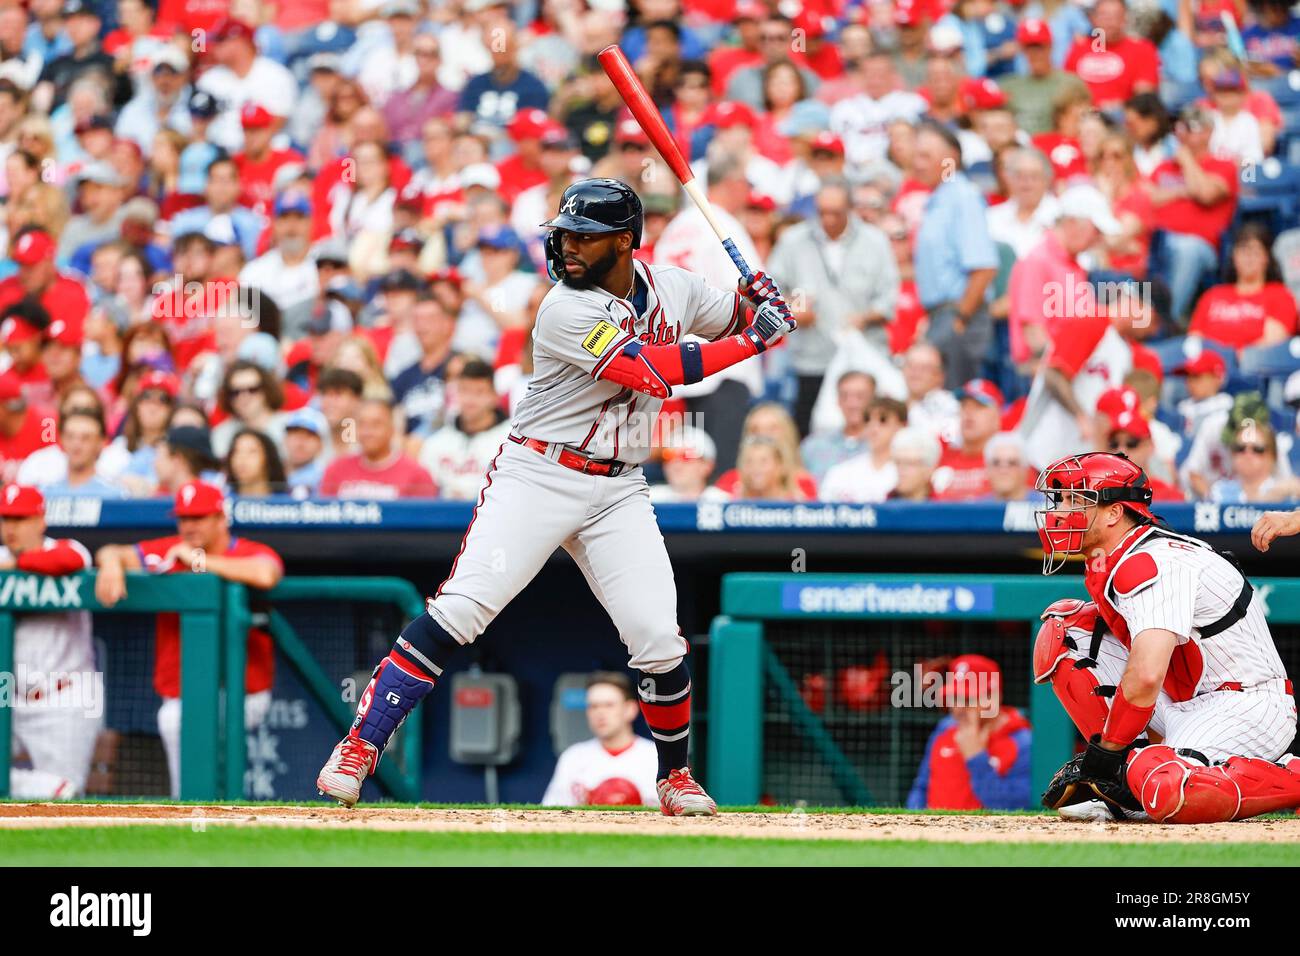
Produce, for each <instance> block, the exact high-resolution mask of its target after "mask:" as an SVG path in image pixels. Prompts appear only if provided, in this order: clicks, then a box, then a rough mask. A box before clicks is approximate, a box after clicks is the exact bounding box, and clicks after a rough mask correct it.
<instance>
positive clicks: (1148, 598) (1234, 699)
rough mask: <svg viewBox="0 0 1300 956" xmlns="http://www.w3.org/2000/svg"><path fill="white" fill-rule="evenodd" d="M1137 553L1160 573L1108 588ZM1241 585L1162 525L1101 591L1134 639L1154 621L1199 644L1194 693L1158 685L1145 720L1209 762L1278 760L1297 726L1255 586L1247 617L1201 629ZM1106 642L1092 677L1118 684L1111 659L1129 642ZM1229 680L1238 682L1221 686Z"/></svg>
mask: <svg viewBox="0 0 1300 956" xmlns="http://www.w3.org/2000/svg"><path fill="white" fill-rule="evenodd" d="M1143 554H1146V555H1150V558H1151V559H1152V560H1154V562H1155V568H1156V573H1155V574H1154V575H1152V576H1150V577H1149V578H1146V579H1145V580H1143V581H1142V582H1141V583H1139V584H1137V585H1136V586H1134V587H1132V589H1131V590H1130V591H1129V592H1128V593H1127V594H1122V593H1119V591H1118V590H1117V589H1116V588H1115V587H1113V585H1114V583H1115V581H1116V577H1117V576H1118V575H1120V572H1121V570H1122V569H1123V568H1124V565H1125V564H1126V563H1127V562H1129V561H1132V560H1134V559H1135V558H1138V556H1139V555H1143ZM1138 560H1145V559H1140V558H1138ZM1242 584H1243V579H1242V575H1241V573H1240V572H1239V571H1238V570H1237V569H1236V568H1235V567H1233V565H1232V563H1231V562H1229V561H1228V560H1227V559H1226V558H1224V557H1223V556H1222V555H1220V554H1218V553H1217V552H1215V551H1214V550H1213V549H1211V548H1210V547H1209V546H1208V545H1206V544H1205V543H1204V542H1202V541H1198V540H1196V539H1194V538H1186V537H1182V536H1176V537H1166V536H1165V534H1164V533H1163V532H1162V533H1160V534H1147V535H1145V536H1143V537H1142V538H1141V539H1140V540H1139V541H1138V542H1137V543H1136V544H1134V545H1133V547H1132V548H1130V550H1129V552H1128V553H1127V554H1126V555H1125V556H1124V557H1123V558H1122V559H1120V561H1118V562H1117V563H1116V565H1115V568H1114V570H1113V571H1112V572H1111V576H1110V580H1109V581H1108V583H1107V590H1106V594H1107V597H1108V598H1109V599H1111V602H1112V604H1113V606H1114V607H1115V610H1116V611H1118V612H1119V614H1120V615H1121V616H1122V617H1123V618H1124V620H1125V622H1126V623H1127V624H1128V628H1129V634H1130V635H1132V636H1133V637H1134V639H1137V638H1138V637H1139V636H1140V635H1141V634H1142V632H1143V631H1145V630H1148V629H1150V628H1160V629H1163V630H1167V631H1171V632H1173V633H1174V634H1175V635H1177V636H1178V643H1179V644H1180V645H1184V644H1187V643H1188V642H1191V643H1193V644H1194V645H1195V647H1196V649H1197V650H1199V652H1200V658H1201V661H1202V662H1203V665H1202V670H1201V673H1200V676H1199V679H1198V680H1197V681H1196V684H1195V689H1194V691H1193V693H1192V695H1191V697H1190V699H1187V700H1181V701H1176V700H1172V699H1171V698H1170V696H1169V695H1168V694H1166V693H1165V692H1164V691H1163V690H1162V691H1161V693H1160V697H1159V699H1158V700H1157V702H1156V714H1155V716H1154V717H1153V718H1152V722H1151V726H1152V729H1153V730H1156V731H1157V732H1158V733H1161V734H1162V735H1163V736H1164V738H1165V743H1167V744H1168V745H1169V746H1171V747H1187V748H1191V749H1193V750H1196V751H1199V752H1200V753H1202V754H1204V755H1205V756H1206V757H1208V758H1209V759H1210V760H1211V761H1216V760H1224V759H1226V758H1228V757H1231V756H1242V757H1260V758H1263V759H1265V760H1275V759H1276V758H1278V757H1279V756H1281V755H1282V753H1283V751H1284V750H1285V749H1286V747H1287V745H1288V744H1290V743H1291V740H1292V738H1293V737H1294V736H1295V733H1296V705H1295V698H1294V697H1292V696H1291V695H1290V694H1288V693H1287V692H1286V688H1285V684H1286V677H1287V674H1286V668H1285V667H1284V666H1283V664H1282V659H1281V658H1280V657H1279V656H1278V653H1277V647H1276V646H1275V645H1274V643H1273V636H1272V634H1271V633H1270V632H1269V629H1268V621H1267V620H1266V618H1265V616H1264V609H1263V606H1262V604H1261V601H1260V599H1259V595H1258V594H1257V593H1256V594H1253V595H1252V597H1251V602H1250V606H1249V609H1248V610H1247V612H1246V616H1245V617H1243V618H1242V619H1241V620H1240V621H1238V622H1236V623H1235V624H1233V625H1232V626H1231V627H1229V628H1227V629H1226V630H1223V631H1221V632H1220V633H1218V634H1215V635H1212V636H1210V637H1203V636H1202V635H1201V633H1200V631H1201V629H1202V628H1205V627H1208V626H1209V625H1211V624H1213V623H1214V622H1216V621H1218V620H1220V619H1221V618H1223V617H1224V615H1225V614H1227V613H1228V611H1229V610H1230V609H1231V608H1232V606H1233V603H1234V602H1235V601H1236V600H1237V597H1238V595H1239V594H1240V593H1241V590H1242ZM1084 646H1085V647H1086V642H1084ZM1103 646H1104V648H1105V652H1106V654H1105V656H1106V663H1105V664H1104V665H1103V663H1102V662H1101V661H1099V662H1098V676H1099V678H1100V679H1101V680H1102V682H1103V683H1117V682H1118V679H1119V678H1118V675H1116V674H1114V673H1113V672H1114V670H1115V667H1116V658H1117V655H1119V654H1122V655H1123V658H1124V661H1125V663H1126V662H1127V650H1126V649H1125V648H1124V646H1123V645H1122V644H1121V643H1120V642H1119V641H1118V640H1115V639H1114V638H1109V639H1108V640H1106V641H1105V642H1104V645H1103ZM1103 667H1104V669H1103ZM1120 672H1121V673H1122V669H1121V671H1120ZM1225 683H1234V684H1240V685H1241V686H1242V688H1243V689H1242V690H1240V691H1237V690H1219V689H1218V688H1220V687H1221V686H1222V685H1223V684H1225Z"/></svg>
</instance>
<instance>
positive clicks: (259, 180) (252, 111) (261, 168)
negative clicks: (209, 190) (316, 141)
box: [234, 102, 304, 218]
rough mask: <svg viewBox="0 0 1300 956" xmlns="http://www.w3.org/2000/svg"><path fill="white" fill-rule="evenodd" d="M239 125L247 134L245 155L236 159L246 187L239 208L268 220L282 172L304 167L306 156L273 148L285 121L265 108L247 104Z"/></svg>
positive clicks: (240, 154)
mask: <svg viewBox="0 0 1300 956" xmlns="http://www.w3.org/2000/svg"><path fill="white" fill-rule="evenodd" d="M239 123H240V125H241V126H242V127H243V130H244V149H243V152H240V153H236V154H235V156H234V161H235V165H236V166H237V167H238V168H239V180H240V184H241V186H242V187H243V192H241V193H240V196H239V204H240V205H241V206H244V207H245V208H248V209H251V210H252V211H253V212H254V213H256V214H257V215H258V216H260V217H263V218H265V217H267V216H269V215H270V213H271V208H272V206H273V205H274V203H275V192H276V190H275V183H276V182H277V181H278V180H279V178H280V174H281V171H282V170H285V168H286V167H301V166H302V164H303V162H304V160H303V156H302V154H301V153H299V152H298V151H297V150H296V149H286V148H280V147H277V146H275V145H274V142H275V139H276V136H277V135H278V134H279V132H280V129H281V128H282V127H283V125H284V120H283V118H282V117H279V116H273V115H272V114H271V113H269V112H268V111H267V109H266V107H264V106H262V105H260V104H258V103H251V102H250V103H245V104H244V108H243V109H242V110H240V111H239Z"/></svg>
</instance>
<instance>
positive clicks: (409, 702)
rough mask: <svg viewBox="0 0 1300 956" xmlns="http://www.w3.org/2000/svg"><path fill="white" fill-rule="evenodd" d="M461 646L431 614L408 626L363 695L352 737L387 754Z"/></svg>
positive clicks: (353, 724)
mask: <svg viewBox="0 0 1300 956" xmlns="http://www.w3.org/2000/svg"><path fill="white" fill-rule="evenodd" d="M459 646H460V645H459V644H457V642H456V639H455V638H454V637H452V636H451V635H450V634H448V633H447V632H446V631H445V630H443V629H442V628H441V627H439V626H438V624H437V622H436V621H434V620H433V618H431V617H430V616H429V615H428V614H421V615H420V616H419V617H417V618H416V619H415V620H414V621H412V622H411V623H410V624H408V625H406V627H405V628H404V629H403V630H402V635H401V637H399V638H398V639H397V641H396V643H395V644H394V645H393V650H392V652H391V653H390V654H389V655H388V657H386V658H384V660H382V661H380V663H379V666H378V667H376V668H375V672H374V674H372V675H371V677H370V683H369V684H367V685H366V689H365V691H364V693H362V695H361V702H360V703H359V704H358V705H357V716H356V719H355V720H354V721H353V722H352V730H351V734H352V736H354V737H359V738H361V739H362V740H365V741H368V742H369V743H372V744H374V745H375V747H376V748H377V749H378V750H379V752H380V754H383V752H384V750H385V748H387V746H388V742H389V741H390V740H392V738H393V734H395V733H397V728H399V727H401V726H402V721H404V720H406V716H407V715H408V714H409V713H410V712H411V711H412V710H414V709H415V705H416V704H418V703H419V702H420V701H421V700H423V699H424V698H425V697H426V696H428V694H429V691H431V690H433V684H434V681H435V680H436V679H437V678H438V677H441V676H442V663H443V662H444V661H446V660H447V659H448V658H449V657H450V655H451V651H453V650H454V649H455V648H457V647H459Z"/></svg>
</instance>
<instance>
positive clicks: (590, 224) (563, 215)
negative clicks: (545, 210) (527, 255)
mask: <svg viewBox="0 0 1300 956" xmlns="http://www.w3.org/2000/svg"><path fill="white" fill-rule="evenodd" d="M644 219H645V212H644V211H643V210H642V208H641V198H640V197H639V196H638V195H637V194H636V193H635V192H634V191H633V189H632V187H631V186H629V185H627V183H623V182H619V181H618V180H617V179H584V180H581V181H580V182H576V183H574V184H573V185H572V186H570V187H569V188H568V189H566V190H565V191H564V195H563V196H562V197H560V212H559V215H557V216H556V217H555V218H554V219H549V220H547V221H546V222H544V223H542V227H543V228H544V229H550V230H551V231H550V233H548V234H547V236H546V268H547V270H548V271H549V272H550V273H551V278H552V279H555V280H556V281H559V278H560V276H562V275H564V261H563V260H564V256H563V253H562V252H561V251H560V233H561V232H580V233H586V234H594V233H604V232H624V231H627V232H630V233H632V248H633V249H637V248H640V246H641V224H642V222H643V220H644Z"/></svg>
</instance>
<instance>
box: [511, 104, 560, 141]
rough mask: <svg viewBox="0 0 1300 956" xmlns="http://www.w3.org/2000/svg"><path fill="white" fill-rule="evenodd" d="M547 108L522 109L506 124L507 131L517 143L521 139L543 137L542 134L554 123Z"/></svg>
mask: <svg viewBox="0 0 1300 956" xmlns="http://www.w3.org/2000/svg"><path fill="white" fill-rule="evenodd" d="M554 122H555V121H554V120H552V119H551V118H550V116H548V115H547V114H546V110H539V109H535V108H534V109H527V110H520V111H519V112H517V113H516V114H515V115H514V118H513V119H512V120H511V121H510V122H509V123H507V124H506V132H507V133H508V134H509V135H510V138H511V139H513V140H514V141H515V142H516V143H517V142H519V141H520V140H521V139H541V138H542V134H543V133H544V132H546V130H547V129H548V128H550V127H551V126H552V125H553V124H554Z"/></svg>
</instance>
